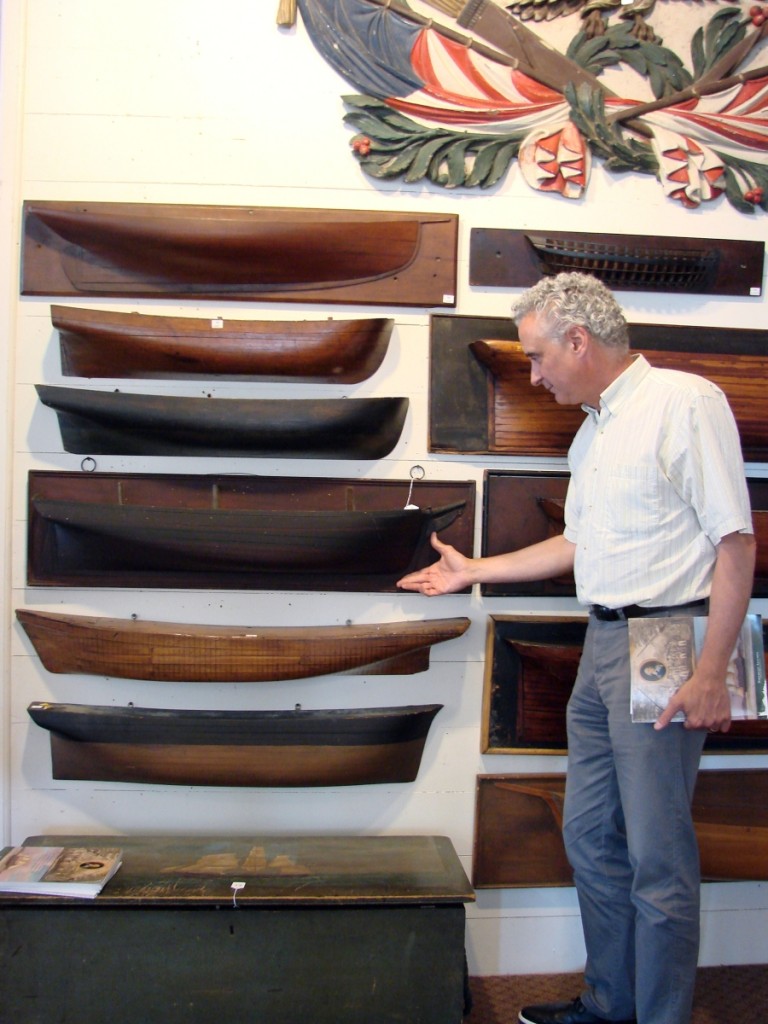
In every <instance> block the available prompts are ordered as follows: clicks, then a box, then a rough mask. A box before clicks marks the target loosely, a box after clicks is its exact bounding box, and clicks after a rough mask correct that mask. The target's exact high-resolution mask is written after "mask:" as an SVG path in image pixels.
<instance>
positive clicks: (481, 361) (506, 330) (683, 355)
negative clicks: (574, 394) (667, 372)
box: [429, 314, 768, 461]
mask: <svg viewBox="0 0 768 1024" xmlns="http://www.w3.org/2000/svg"><path fill="white" fill-rule="evenodd" d="M629 336H630V344H631V349H632V351H633V352H642V353H644V354H645V356H646V357H647V358H648V360H649V361H650V362H651V363H652V364H653V365H655V366H659V367H667V368H669V369H674V370H682V371H686V372H689V373H696V374H699V375H701V376H703V377H707V378H708V379H709V380H712V381H714V382H715V383H716V384H717V385H719V386H720V387H721V388H722V390H723V391H724V392H725V394H726V396H727V397H728V401H729V403H730V405H731V408H732V409H733V413H734V416H735V419H736V422H737V425H738V428H739V435H740V438H741V444H742V449H743V451H744V455H745V457H746V458H747V459H748V460H750V459H754V460H755V461H764V460H765V459H766V458H768V426H767V425H766V422H765V416H764V415H763V404H764V403H763V397H762V393H761V390H762V389H761V382H762V381H764V380H765V379H766V375H768V356H766V354H765V353H766V345H768V331H766V330H758V329H753V328H738V329H730V328H724V327H689V326H680V325H672V324H638V323H633V324H630V325H629ZM429 393H430V409H429V449H430V451H435V452H450V453H457V454H486V455H526V456H530V455H541V456H547V457H549V456H552V457H562V456H563V455H565V453H566V452H567V451H568V447H569V446H570V443H571V441H572V440H573V437H574V434H575V433H576V431H577V430H578V428H579V426H580V424H581V422H582V421H583V418H584V414H583V413H582V412H581V410H580V409H578V408H574V407H571V406H561V405H558V404H557V403H556V402H555V401H553V400H552V398H551V397H548V396H547V395H546V394H544V393H543V392H542V390H541V388H535V387H532V386H531V371H530V363H529V361H528V359H527V358H526V357H525V355H524V354H523V351H522V348H521V346H520V343H519V340H518V338H517V327H516V325H515V324H514V322H513V321H512V320H510V319H509V318H508V317H507V318H504V317H472V316H447V315H445V314H434V315H433V316H432V318H431V324H430V383H429Z"/></svg>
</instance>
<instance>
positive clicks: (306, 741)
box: [27, 701, 442, 786]
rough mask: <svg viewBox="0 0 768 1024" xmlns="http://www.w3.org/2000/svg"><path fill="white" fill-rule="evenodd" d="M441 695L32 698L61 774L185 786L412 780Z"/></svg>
mask: <svg viewBox="0 0 768 1024" xmlns="http://www.w3.org/2000/svg"><path fill="white" fill-rule="evenodd" d="M441 708H442V704H424V705H412V706H406V707H393V708H360V709H353V710H335V709H334V710H322V711H302V710H293V711H177V710H166V709H160V708H136V707H127V708H114V707H98V706H89V705H79V704H49V703H46V702H41V701H36V702H33V703H32V704H30V705H29V707H28V709H27V710H28V712H29V715H30V717H31V718H32V720H33V721H34V722H35V723H36V724H37V725H39V726H41V727H42V728H43V729H47V730H48V731H49V732H50V743H51V761H52V769H53V778H54V779H89V780H94V781H101V782H140V783H160V784H166V785H178V786H359V785H366V784H370V783H392V782H412V781H413V780H414V779H415V778H416V775H417V773H418V770H419V765H420V764H421V758H422V754H423V751H424V745H425V743H426V740H427V735H428V733H429V728H430V726H431V724H432V720H433V719H434V717H435V715H436V714H437V713H438V711H440V709H441Z"/></svg>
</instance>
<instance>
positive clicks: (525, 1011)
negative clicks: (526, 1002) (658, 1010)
mask: <svg viewBox="0 0 768 1024" xmlns="http://www.w3.org/2000/svg"><path fill="white" fill-rule="evenodd" d="M519 1019H520V1024H611V1022H610V1021H608V1019H607V1018H606V1017H598V1016H597V1015H596V1014H594V1013H592V1011H591V1010H588V1009H587V1008H586V1006H585V1005H584V1003H582V1001H581V999H578V998H577V999H573V1000H572V1001H571V1002H570V1003H542V1004H541V1005H540V1006H524V1007H523V1008H522V1010H521V1011H520V1014H519ZM613 1024H637V1021H636V1020H635V1019H634V1018H633V1019H632V1020H620V1021H614V1022H613Z"/></svg>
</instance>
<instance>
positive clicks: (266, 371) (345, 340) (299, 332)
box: [51, 306, 394, 384]
mask: <svg viewBox="0 0 768 1024" xmlns="http://www.w3.org/2000/svg"><path fill="white" fill-rule="evenodd" d="M51 321H52V323H53V326H54V327H55V328H56V330H57V331H58V332H59V348H60V351H61V369H62V373H63V374H64V375H65V376H69V377H144V378H170V379H175V378H183V377H206V378H210V377H224V378H227V379H230V378H236V379H241V380H243V379H245V380H263V381H311V382H319V383H326V384H356V383H358V382H359V381H362V380H366V379H367V378H368V377H370V376H372V375H373V374H374V373H375V372H376V370H378V368H379V367H380V366H381V363H382V360H383V359H384V355H385V353H386V351H387V346H388V345H389V341H390V338H391V336H392V329H393V327H394V320H392V319H390V318H384V317H370V318H367V319H359V320H334V319H333V318H331V317H329V318H328V319H326V320H294V321H285V320H226V321H225V320H222V319H219V318H215V319H213V320H203V319H197V318H193V317H176V316H159V315H152V314H147V313H113V312H105V311H103V310H99V309H76V308H74V307H70V306H51Z"/></svg>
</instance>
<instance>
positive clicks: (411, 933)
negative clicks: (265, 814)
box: [0, 835, 474, 1024]
mask: <svg viewBox="0 0 768 1024" xmlns="http://www.w3.org/2000/svg"><path fill="white" fill-rule="evenodd" d="M107 842H108V844H109V845H110V846H121V847H122V848H123V850H124V858H123V865H122V867H121V868H120V870H119V871H118V873H117V874H116V875H115V876H114V878H113V879H112V880H111V881H110V882H109V883H108V884H107V886H106V887H105V888H104V890H103V891H102V893H101V894H100V895H99V896H98V897H96V899H94V900H72V899H61V898H59V899H55V898H51V897H44V896H35V897H33V896H18V895H9V894H0V1019H1V1020H2V1021H7V1022H9V1024H10V1022H13V1024H50V1022H54V1021H64V1020H67V1021H69V1020H72V1021H80V1022H82V1024H102V1022H109V1024H123V1022H124V1024H177V1022H178V1024H211V1022H217V1024H241V1022H242V1024H245V1022H247V1024H304V1022H306V1024H309V1022H311V1024H352V1022H354V1024H389V1022H392V1024H394V1022H399V1024H403V1022H407V1024H458V1022H460V1021H461V1019H462V1015H463V1008H464V992H465V957H464V922H465V911H464V904H465V903H467V902H470V901H472V900H473V899H474V894H473V891H472V888H471V886H470V884H469V881H468V879H467V877H466V875H465V873H464V871H463V869H462V867H461V864H460V862H459V860H458V858H457V856H456V853H455V851H454V849H453V847H452V845H451V843H450V841H449V840H448V839H446V838H444V837H439V836H364V837H361V836H346V837H330V836H322V837H309V836H303V837H302V836H253V837H237V838H232V837H228V838H223V839H215V838H211V837H192V836H180V837H177V836H175V837H167V836H109V837H105V836H83V835H79V836H66V837H63V836H55V835H47V836H46V835H44V836H34V837H32V838H29V839H27V840H26V843H27V844H28V845H60V846H61V845H76V846H86V845H93V844H97V845H105V843H107ZM237 881H240V882H245V886H244V887H243V888H242V889H240V890H239V891H235V890H233V889H232V883H233V882H237Z"/></svg>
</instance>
